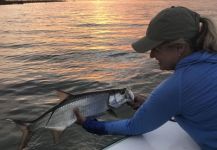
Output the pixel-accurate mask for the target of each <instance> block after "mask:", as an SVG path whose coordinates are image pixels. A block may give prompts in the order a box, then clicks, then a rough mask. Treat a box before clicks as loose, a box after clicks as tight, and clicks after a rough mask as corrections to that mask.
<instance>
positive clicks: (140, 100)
mask: <svg viewBox="0 0 217 150" xmlns="http://www.w3.org/2000/svg"><path fill="white" fill-rule="evenodd" d="M144 101H145V96H143V95H136V96H135V98H134V100H133V101H132V102H128V105H130V106H131V107H132V108H133V109H134V110H136V109H138V108H139V107H140V106H141V105H142V104H143V103H144Z"/></svg>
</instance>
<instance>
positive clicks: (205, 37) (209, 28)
mask: <svg viewBox="0 0 217 150" xmlns="http://www.w3.org/2000/svg"><path fill="white" fill-rule="evenodd" d="M200 23H201V24H202V26H201V29H200V33H199V35H198V36H197V38H196V41H195V48H196V50H206V51H209V52H217V31H216V27H215V25H214V23H213V22H212V20H210V19H209V18H206V17H202V18H200Z"/></svg>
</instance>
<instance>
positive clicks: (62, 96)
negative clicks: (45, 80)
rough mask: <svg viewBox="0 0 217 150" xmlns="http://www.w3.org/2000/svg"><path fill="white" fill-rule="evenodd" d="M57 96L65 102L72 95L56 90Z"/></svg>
mask: <svg viewBox="0 0 217 150" xmlns="http://www.w3.org/2000/svg"><path fill="white" fill-rule="evenodd" d="M56 92H57V95H58V96H59V99H60V102H62V101H64V100H65V99H67V98H68V97H69V96H70V95H72V94H70V93H67V92H64V91H62V90H56Z"/></svg>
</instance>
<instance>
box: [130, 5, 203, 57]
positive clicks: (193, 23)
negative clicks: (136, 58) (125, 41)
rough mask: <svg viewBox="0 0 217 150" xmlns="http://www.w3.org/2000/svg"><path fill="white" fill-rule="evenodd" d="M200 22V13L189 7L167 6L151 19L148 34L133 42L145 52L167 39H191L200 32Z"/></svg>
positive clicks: (134, 47)
mask: <svg viewBox="0 0 217 150" xmlns="http://www.w3.org/2000/svg"><path fill="white" fill-rule="evenodd" d="M199 22H200V15H199V14H198V13H196V12H194V11H192V10H190V9H188V8H185V7H181V6H179V7H174V6H172V7H170V8H166V9H164V10H162V11H161V12H159V13H158V14H157V15H156V16H155V17H154V18H153V19H152V20H151V22H150V24H149V26H148V28H147V31H146V36H144V37H143V38H141V39H139V40H138V41H136V42H135V43H133V44H132V47H133V49H134V50H135V51H137V52H139V53H144V52H147V51H148V50H151V49H153V48H155V47H156V46H158V45H160V44H161V43H163V42H166V41H173V40H177V39H180V38H182V39H186V40H191V39H193V38H195V37H196V36H197V35H198V33H199Z"/></svg>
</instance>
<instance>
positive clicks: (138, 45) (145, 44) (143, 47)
mask: <svg viewBox="0 0 217 150" xmlns="http://www.w3.org/2000/svg"><path fill="white" fill-rule="evenodd" d="M161 43H162V41H154V40H150V39H149V38H147V37H143V38H141V39H139V40H138V41H136V42H135V43H133V44H132V47H133V49H134V50H135V51H136V52H138V53H145V52H147V51H149V50H151V49H153V48H155V47H156V46H158V45H160V44H161Z"/></svg>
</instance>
